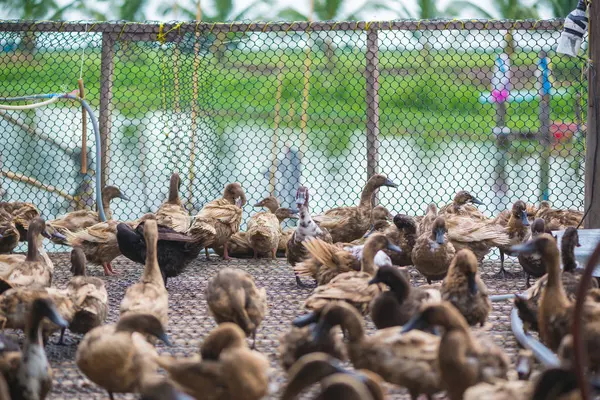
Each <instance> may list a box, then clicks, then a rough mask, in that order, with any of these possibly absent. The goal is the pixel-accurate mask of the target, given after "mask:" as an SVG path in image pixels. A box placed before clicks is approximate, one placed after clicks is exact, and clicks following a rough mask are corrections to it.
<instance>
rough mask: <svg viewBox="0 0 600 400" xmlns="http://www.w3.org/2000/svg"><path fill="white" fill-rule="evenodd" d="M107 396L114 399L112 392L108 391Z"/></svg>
mask: <svg viewBox="0 0 600 400" xmlns="http://www.w3.org/2000/svg"><path fill="white" fill-rule="evenodd" d="M108 397H109V398H110V400H115V396H113V394H112V392H108Z"/></svg>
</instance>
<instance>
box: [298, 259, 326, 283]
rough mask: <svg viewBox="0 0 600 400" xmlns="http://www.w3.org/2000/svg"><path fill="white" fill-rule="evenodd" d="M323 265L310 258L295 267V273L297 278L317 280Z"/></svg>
mask: <svg viewBox="0 0 600 400" xmlns="http://www.w3.org/2000/svg"><path fill="white" fill-rule="evenodd" d="M319 265H321V263H320V262H318V261H317V260H316V259H314V258H312V257H310V258H308V259H306V260H304V261H302V262H299V263H297V264H296V265H294V273H295V274H296V276H305V277H312V278H315V277H316V276H317V270H318V268H319Z"/></svg>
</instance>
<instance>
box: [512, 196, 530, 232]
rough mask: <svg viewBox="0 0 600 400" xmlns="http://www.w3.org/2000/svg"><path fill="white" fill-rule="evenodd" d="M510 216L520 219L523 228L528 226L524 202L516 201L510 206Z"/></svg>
mask: <svg viewBox="0 0 600 400" xmlns="http://www.w3.org/2000/svg"><path fill="white" fill-rule="evenodd" d="M511 214H512V216H513V218H515V219H520V220H521V222H522V223H523V225H524V226H529V219H527V204H525V202H524V201H522V200H518V201H516V202H515V204H513V206H512V210H511Z"/></svg>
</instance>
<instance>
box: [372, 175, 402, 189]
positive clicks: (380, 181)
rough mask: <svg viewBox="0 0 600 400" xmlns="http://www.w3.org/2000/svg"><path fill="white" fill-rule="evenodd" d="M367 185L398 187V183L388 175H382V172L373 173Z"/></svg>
mask: <svg viewBox="0 0 600 400" xmlns="http://www.w3.org/2000/svg"><path fill="white" fill-rule="evenodd" d="M367 186H371V187H373V188H378V187H381V186H387V187H392V188H397V187H398V185H396V184H395V183H394V182H392V181H391V180H390V179H389V178H388V177H386V176H385V175H382V174H375V175H373V176H372V177H371V178H370V179H369V181H368V182H367Z"/></svg>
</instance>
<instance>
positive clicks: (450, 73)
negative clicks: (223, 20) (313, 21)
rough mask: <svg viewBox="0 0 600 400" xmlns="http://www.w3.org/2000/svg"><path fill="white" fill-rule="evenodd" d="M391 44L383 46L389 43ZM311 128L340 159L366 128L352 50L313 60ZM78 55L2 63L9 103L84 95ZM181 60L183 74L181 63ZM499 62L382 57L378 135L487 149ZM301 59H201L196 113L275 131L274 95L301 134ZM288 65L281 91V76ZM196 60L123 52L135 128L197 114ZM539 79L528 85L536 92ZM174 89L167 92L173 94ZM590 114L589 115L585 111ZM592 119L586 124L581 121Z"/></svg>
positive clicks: (566, 72) (526, 63) (564, 101)
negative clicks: (169, 116)
mask: <svg viewBox="0 0 600 400" xmlns="http://www.w3.org/2000/svg"><path fill="white" fill-rule="evenodd" d="M384 43H385V41H384ZM310 56H311V64H310V71H311V75H310V81H309V82H310V91H309V103H308V110H307V111H308V116H309V118H308V121H309V128H310V129H311V130H315V131H318V135H320V136H323V135H325V136H326V138H325V139H323V140H322V142H323V143H325V144H326V146H327V149H328V150H329V151H330V152H331V153H332V154H336V153H339V152H340V151H343V150H344V149H345V148H347V146H348V143H349V136H350V134H351V133H352V132H354V131H356V130H357V129H361V130H364V129H365V123H366V102H365V94H366V92H365V85H366V80H365V71H364V69H365V64H366V59H365V55H364V54H363V53H362V52H361V51H360V50H357V49H353V48H351V47H350V46H347V47H340V48H338V49H337V50H336V51H335V53H334V57H333V58H331V59H329V58H328V57H327V56H326V54H325V53H324V52H323V51H321V50H318V51H313V52H312V53H311V55H310ZM80 57H81V54H80V52H67V51H51V50H48V51H39V52H37V53H35V54H34V55H33V56H27V55H25V54H19V53H16V54H8V55H6V54H5V55H2V56H0V65H2V68H0V81H1V82H3V83H2V85H0V93H1V95H2V96H17V95H23V94H33V93H45V92H56V91H65V90H71V89H73V88H76V86H77V78H78V77H79V63H80V60H81V59H80ZM175 57H177V67H178V73H175V69H176V67H175V62H174V59H175ZM495 57H496V55H495V54H494V53H491V52H488V53H483V52H457V51H454V50H452V51H443V52H442V51H435V50H429V51H424V50H421V51H402V52H400V51H386V50H385V48H383V47H382V51H381V52H380V60H379V66H380V79H379V83H380V92H379V97H380V99H379V100H380V103H379V104H380V117H381V118H380V126H381V134H382V135H403V134H415V133H416V134H422V135H427V137H431V138H437V137H440V138H443V137H445V136H448V135H457V134H458V135H466V136H467V137H468V138H469V139H470V140H479V141H489V140H492V139H493V136H492V134H491V132H492V129H493V127H494V126H495V110H494V105H492V104H480V103H479V102H478V98H479V95H480V93H481V92H482V91H487V90H489V84H488V82H489V77H490V75H491V72H490V71H491V69H492V68H493V64H494V59H495ZM305 60H306V53H305V52H304V51H301V50H294V51H292V50H287V51H277V52H276V51H273V50H265V51H260V52H259V51H242V50H238V49H234V50H227V51H225V52H224V53H223V57H222V58H221V59H217V57H215V56H213V55H212V53H210V52H202V54H201V56H200V57H199V58H198V61H199V65H200V68H199V71H200V72H199V74H198V82H197V83H198V103H197V110H198V112H199V113H200V114H201V115H205V114H208V115H210V116H211V117H212V118H213V120H214V121H215V126H217V127H219V128H220V129H221V130H224V129H226V128H227V127H232V126H234V125H235V124H244V123H247V122H248V121H254V122H253V123H258V124H262V125H267V126H271V127H273V125H274V117H275V112H274V110H275V107H276V103H277V100H276V97H277V96H276V93H277V92H278V90H279V89H280V90H281V101H280V105H281V115H282V117H283V118H282V121H281V124H280V127H281V128H294V129H298V128H299V126H300V123H301V122H300V121H301V114H302V102H303V87H304V65H305ZM537 60H538V55H537V53H536V52H520V53H516V54H515V55H514V56H513V58H512V64H513V66H515V67H517V66H519V68H521V67H522V68H523V70H533V69H534V68H535V67H534V66H535V64H536V62H537ZM579 63H580V62H579V61H575V62H574V61H573V60H571V59H568V58H563V57H558V56H553V72H554V76H555V78H556V81H557V84H560V85H567V86H572V87H573V88H572V89H571V90H569V91H568V95H566V96H563V97H562V98H558V97H554V98H553V99H552V115H551V119H552V120H558V121H566V122H570V121H573V120H574V112H573V104H574V100H573V96H574V94H575V92H576V91H578V90H579V88H580V86H581V83H580V74H581V70H580V65H579ZM281 64H283V65H284V71H283V73H282V78H283V79H282V87H281V88H278V66H279V65H281ZM193 65H194V55H193V53H191V52H190V51H181V52H178V53H177V54H176V52H175V51H174V50H173V48H172V47H171V48H169V49H167V50H160V49H158V47H157V45H156V44H155V43H151V44H136V43H128V44H126V45H122V46H121V47H119V48H118V49H117V51H116V57H115V75H114V83H113V104H114V108H116V109H117V110H119V112H120V113H121V114H122V115H124V116H125V117H128V118H134V117H135V118H140V117H143V116H144V115H147V113H149V112H152V111H155V110H174V109H175V108H176V106H177V107H179V109H180V110H182V111H183V112H187V113H188V114H189V113H190V112H191V109H192V98H193V93H194V91H193V86H194V75H193V73H192V71H193ZM100 68H101V65H100V54H99V52H98V51H97V49H95V50H93V51H92V50H90V51H88V52H87V53H86V65H85V68H84V79H85V82H86V88H87V89H86V90H87V98H88V99H89V100H90V101H91V103H92V104H93V105H94V106H95V107H97V106H98V103H99V85H100ZM535 79H536V78H535V77H534V76H532V77H530V78H529V80H528V81H526V82H525V84H527V85H529V87H533V84H534V82H535ZM165 89H166V90H165ZM538 108H539V104H538V102H537V101H533V102H530V103H520V104H516V103H513V104H510V105H509V106H508V115H507V121H508V122H507V125H508V127H509V128H511V129H516V130H519V131H535V130H536V129H537V128H538V126H539V121H538V112H539V111H538ZM584 112H585V107H584ZM583 117H584V118H585V115H584V116H583Z"/></svg>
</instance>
